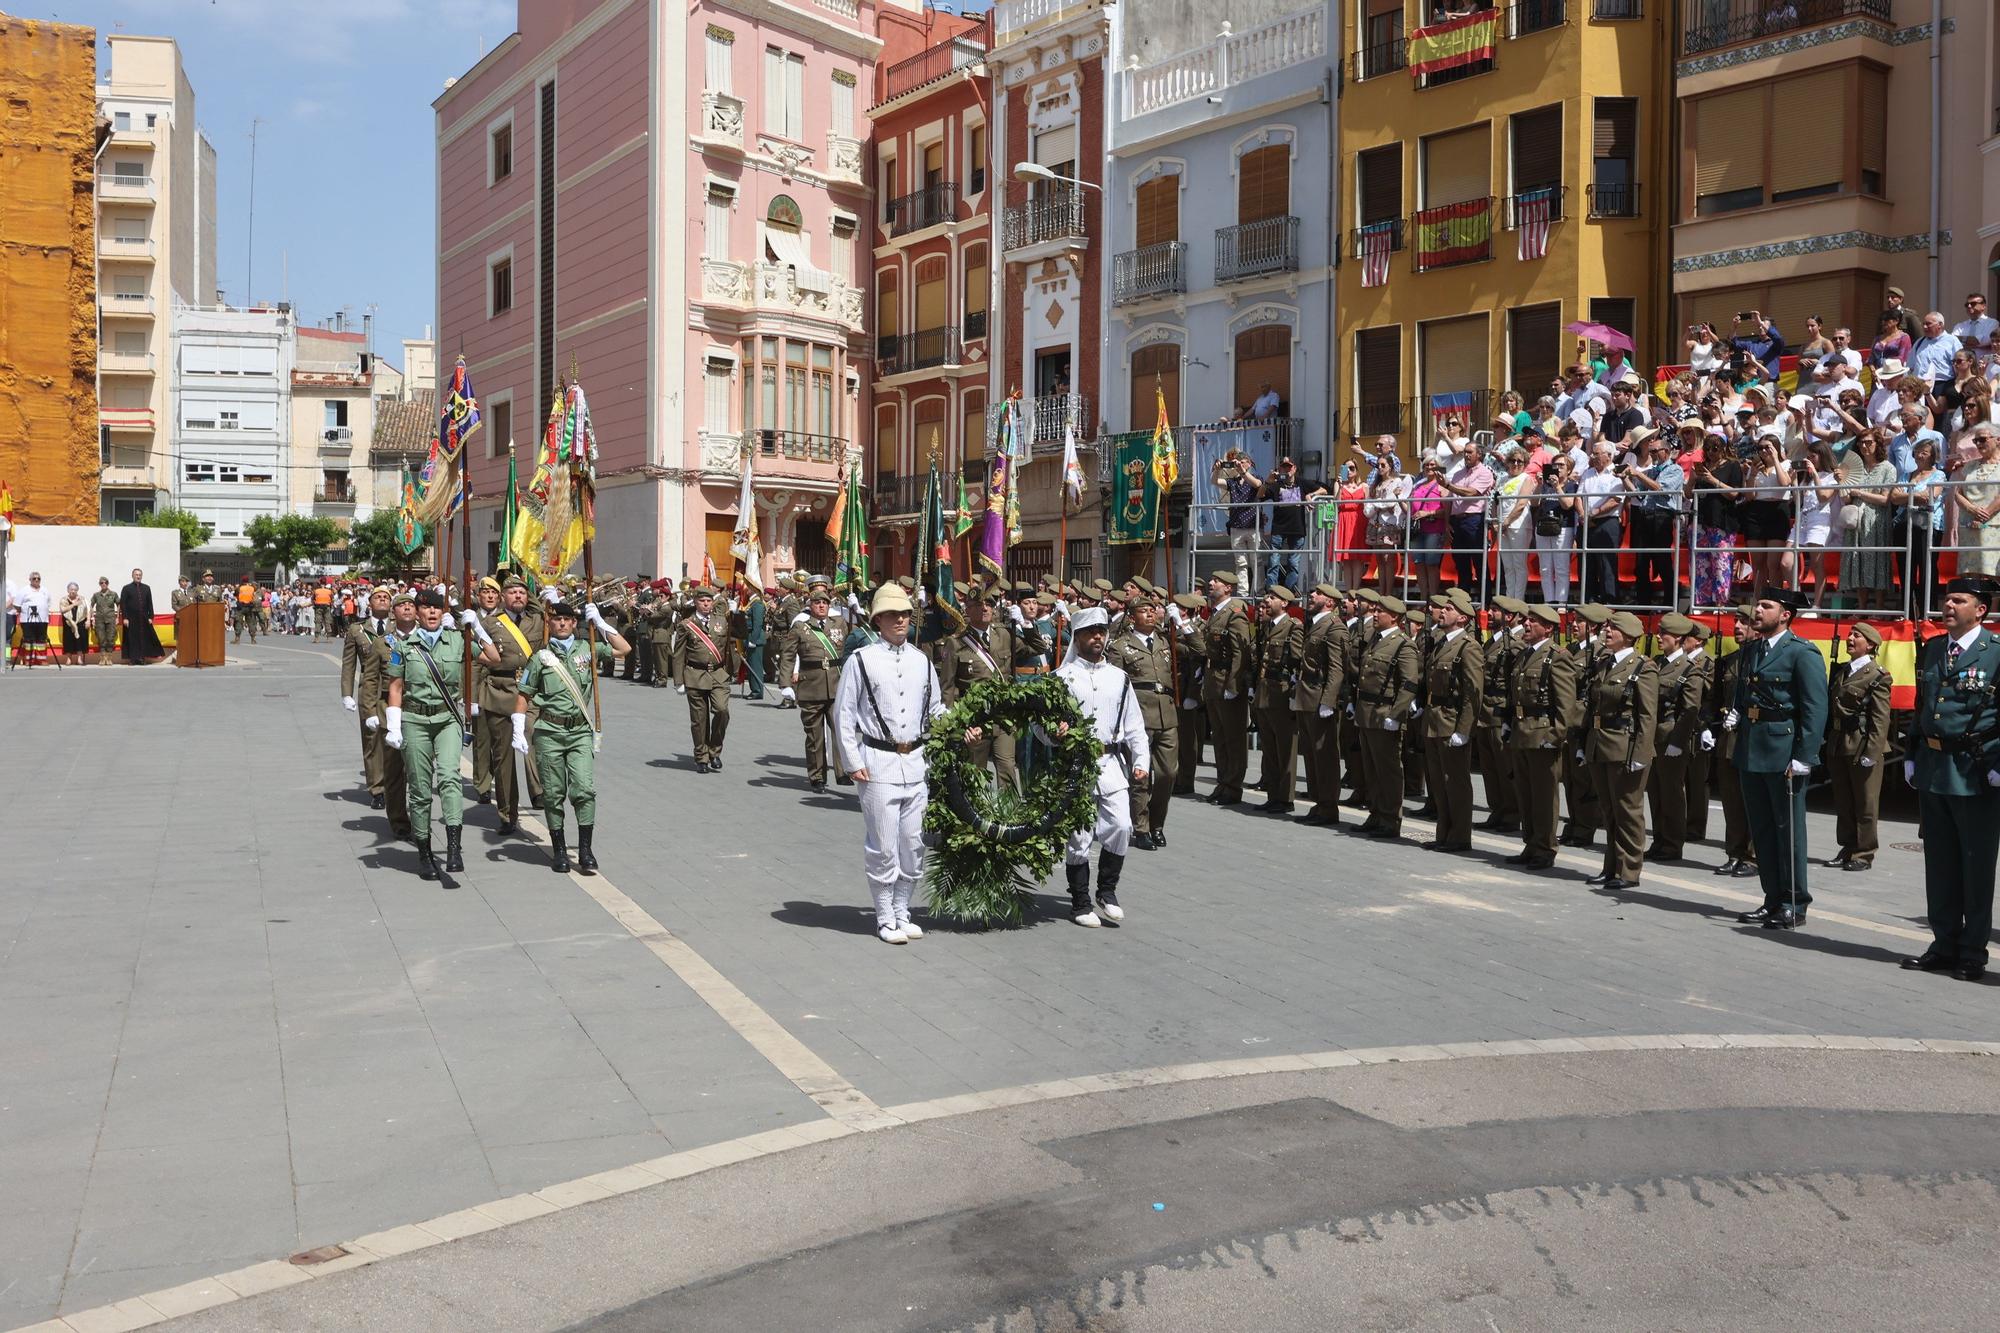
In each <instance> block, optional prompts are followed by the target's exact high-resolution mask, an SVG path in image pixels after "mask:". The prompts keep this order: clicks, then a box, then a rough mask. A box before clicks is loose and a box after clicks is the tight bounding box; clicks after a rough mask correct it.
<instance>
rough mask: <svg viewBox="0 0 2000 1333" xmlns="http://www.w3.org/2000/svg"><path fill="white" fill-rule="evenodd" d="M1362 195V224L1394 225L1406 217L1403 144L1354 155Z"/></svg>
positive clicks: (1385, 145)
mask: <svg viewBox="0 0 2000 1333" xmlns="http://www.w3.org/2000/svg"><path fill="white" fill-rule="evenodd" d="M1354 176H1355V181H1356V183H1357V185H1358V186H1359V189H1360V194H1361V225H1362V226H1364V227H1365V226H1367V225H1368V224H1369V223H1371V222H1393V221H1395V220H1396V219H1397V218H1399V217H1401V216H1402V215H1403V145H1402V144H1400V143H1392V144H1384V145H1383V146H1382V147H1380V148H1370V149H1369V150H1368V151H1367V152H1365V153H1356V154H1355V155H1354Z"/></svg>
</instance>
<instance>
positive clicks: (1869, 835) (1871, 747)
mask: <svg viewBox="0 0 2000 1333" xmlns="http://www.w3.org/2000/svg"><path fill="white" fill-rule="evenodd" d="M1890 684H1891V682H1890V679H1889V673H1888V672H1887V671H1885V670H1884V669H1883V667H1882V664H1881V662H1879V661H1878V660H1876V658H1875V657H1874V656H1873V655H1872V654H1871V655H1870V656H1869V657H1867V658H1866V659H1864V660H1862V661H1861V662H1859V663H1853V662H1850V663H1848V664H1847V665H1846V666H1844V667H1843V668H1842V669H1841V671H1840V673H1839V676H1838V678H1837V679H1836V680H1835V681H1834V682H1833V683H1832V684H1831V685H1830V686H1829V687H1828V689H1827V701H1826V745H1827V756H1826V771H1827V776H1828V777H1829V778H1831V779H1832V780H1833V821H1834V830H1835V833H1836V834H1837V835H1838V837H1839V839H1840V850H1839V851H1838V852H1836V853H1835V854H1834V860H1835V861H1836V862H1839V863H1844V864H1847V865H1858V866H1862V867H1864V868H1865V867H1867V866H1871V865H1873V864H1874V863H1875V853H1876V852H1877V851H1878V850H1879V849H1880V846H1881V842H1880V839H1879V837H1878V836H1877V833H1876V816H1877V815H1878V814H1879V812H1880V811H1881V808H1882V761H1883V759H1884V758H1886V757H1887V755H1888V753H1889V688H1890Z"/></svg>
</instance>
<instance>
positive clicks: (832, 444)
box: [750, 430, 847, 463]
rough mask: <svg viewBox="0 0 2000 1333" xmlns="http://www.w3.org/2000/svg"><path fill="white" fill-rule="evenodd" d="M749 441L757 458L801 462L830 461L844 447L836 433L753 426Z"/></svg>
mask: <svg viewBox="0 0 2000 1333" xmlns="http://www.w3.org/2000/svg"><path fill="white" fill-rule="evenodd" d="M750 437H751V442H752V445H753V447H754V448H755V449H756V451H757V456H758V457H759V458H790V459H793V460H795V461H799V462H805V463H833V462H837V461H839V459H840V456H841V454H842V453H844V452H845V451H846V449H847V441H846V440H843V439H841V438H840V437H839V436H836V435H808V434H806V433H805V432H804V431H796V430H754V431H751V432H750Z"/></svg>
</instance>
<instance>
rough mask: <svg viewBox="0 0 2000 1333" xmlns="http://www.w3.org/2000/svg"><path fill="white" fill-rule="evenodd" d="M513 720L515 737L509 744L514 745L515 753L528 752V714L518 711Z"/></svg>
mask: <svg viewBox="0 0 2000 1333" xmlns="http://www.w3.org/2000/svg"><path fill="white" fill-rule="evenodd" d="M513 722H514V739H513V740H512V741H510V742H509V744H511V745H512V746H513V747H514V753H516V754H526V753H527V752H528V715H527V714H526V713H516V714H514V716H513Z"/></svg>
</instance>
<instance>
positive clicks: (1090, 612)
mask: <svg viewBox="0 0 2000 1333" xmlns="http://www.w3.org/2000/svg"><path fill="white" fill-rule="evenodd" d="M1110 624H1111V617H1110V616H1107V615H1105V614H1104V608H1103V607H1101V606H1086V607H1084V608H1083V610H1081V611H1079V612H1077V613H1076V614H1075V615H1073V616H1071V617H1070V618H1069V632H1070V633H1071V634H1081V633H1083V632H1084V631H1085V630H1087V629H1106V628H1108V627H1109V626H1110Z"/></svg>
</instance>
